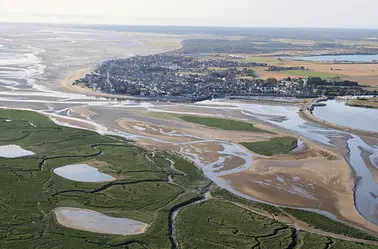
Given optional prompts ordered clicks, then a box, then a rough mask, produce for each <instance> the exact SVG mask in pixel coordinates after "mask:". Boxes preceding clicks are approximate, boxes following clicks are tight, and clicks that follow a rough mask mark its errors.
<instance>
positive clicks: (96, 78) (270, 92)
mask: <svg viewBox="0 0 378 249" xmlns="http://www.w3.org/2000/svg"><path fill="white" fill-rule="evenodd" d="M256 67H264V68H266V70H267V71H269V70H280V68H276V67H272V66H270V65H268V64H266V63H256V62H241V61H234V60H226V59H203V58H201V57H198V56H197V57H194V56H186V55H181V54H160V55H149V56H135V57H131V58H127V59H117V60H109V61H106V62H104V63H103V64H101V65H100V66H98V67H97V68H96V69H95V70H94V71H93V72H92V73H90V74H87V75H86V76H85V77H84V78H82V79H79V80H76V81H75V82H74V83H73V84H74V85H79V86H82V87H88V88H91V89H93V90H95V91H101V92H105V93H111V94H120V95H130V96H140V97H151V98H154V97H155V98H166V99H170V100H190V101H198V100H203V99H211V98H223V97H231V96H232V97H243V98H248V97H251V96H275V97H296V98H306V97H317V96H329V97H332V96H340V95H341V96H342V95H373V94H374V93H373V92H369V91H366V90H364V89H363V88H362V86H360V85H359V84H358V83H357V82H351V81H345V80H338V79H332V80H323V79H321V78H308V79H306V78H290V77H288V78H286V79H283V80H277V79H275V78H268V79H265V80H263V79H259V78H258V76H257V75H256V73H255V71H254V70H253V68H256Z"/></svg>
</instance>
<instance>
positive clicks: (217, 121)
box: [180, 116, 274, 134]
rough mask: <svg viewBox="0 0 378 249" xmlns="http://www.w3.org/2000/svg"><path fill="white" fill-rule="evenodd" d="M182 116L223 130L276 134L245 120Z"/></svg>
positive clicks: (187, 119) (189, 120)
mask: <svg viewBox="0 0 378 249" xmlns="http://www.w3.org/2000/svg"><path fill="white" fill-rule="evenodd" d="M180 118H181V119H182V120H184V121H187V122H191V123H196V124H200V125H205V126H209V127H213V128H218V129H221V130H229V131H248V132H263V133H270V134H274V133H272V132H271V131H268V130H263V129H259V128H257V127H255V126H254V125H253V124H251V123H247V122H243V121H237V120H230V119H221V118H208V117H196V116H181V117H180Z"/></svg>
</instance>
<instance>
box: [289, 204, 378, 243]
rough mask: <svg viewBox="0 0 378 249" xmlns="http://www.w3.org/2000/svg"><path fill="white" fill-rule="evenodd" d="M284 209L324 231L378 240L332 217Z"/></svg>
mask: <svg viewBox="0 0 378 249" xmlns="http://www.w3.org/2000/svg"><path fill="white" fill-rule="evenodd" d="M284 211H285V212H287V213H289V214H291V215H293V216H294V217H296V218H297V219H299V220H301V221H303V222H306V223H307V224H309V225H311V226H312V227H314V228H317V229H320V230H323V231H327V232H332V233H337V234H342V235H345V236H348V237H352V238H358V239H365V240H373V241H378V238H377V237H374V236H372V235H370V234H368V233H366V232H364V231H362V230H359V229H357V228H354V227H350V226H348V225H345V224H343V223H339V222H337V221H334V220H331V219H330V218H328V217H326V216H324V215H321V214H317V213H312V212H308V211H304V210H297V209H290V208H285V209H284Z"/></svg>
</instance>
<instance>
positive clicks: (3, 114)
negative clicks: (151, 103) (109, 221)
mask: <svg viewBox="0 0 378 249" xmlns="http://www.w3.org/2000/svg"><path fill="white" fill-rule="evenodd" d="M0 133H1V134H0V137H1V139H0V146H1V145H10V144H15V145H19V146H21V147H22V148H24V149H27V150H31V151H33V152H35V155H33V156H27V157H20V158H13V159H9V158H3V157H0V180H1V182H2V188H1V190H0V200H1V202H0V208H1V212H0V222H1V227H0V248H20V249H23V248H42V249H50V248H64V249H66V248H67V249H68V248H83V249H86V248H88V249H89V248H91V249H93V248H151V249H155V248H159V249H163V248H164V249H166V248H167V249H168V248H174V246H173V243H172V239H171V234H172V230H171V222H170V217H171V214H172V211H173V210H175V209H176V208H178V207H182V206H185V205H186V204H188V203H192V202H193V201H195V200H198V199H199V198H200V197H201V196H202V192H203V191H204V190H206V189H207V188H208V186H209V184H210V183H211V182H210V181H209V180H208V179H207V178H206V177H204V176H203V175H202V173H201V171H200V170H199V169H198V168H197V167H195V165H193V164H192V163H190V162H188V161H186V160H185V159H183V158H181V157H179V156H177V155H173V154H170V153H167V152H151V151H148V150H146V149H143V148H140V147H137V146H135V145H131V144H127V143H124V142H123V141H122V140H119V139H118V138H117V137H109V136H101V135H99V134H97V133H94V132H91V131H86V130H79V129H73V128H68V127H62V126H58V125H56V124H55V123H53V122H52V121H50V120H49V119H48V118H46V117H44V116H41V115H39V114H36V113H33V112H26V111H12V110H0ZM171 161H173V162H174V164H173V166H174V167H173V168H172V167H171V166H172V165H171ZM76 163H87V164H90V165H92V166H93V167H97V168H98V169H99V170H100V171H101V172H103V173H106V174H109V175H111V176H113V177H115V178H116V180H115V181H112V182H106V183H85V182H74V181H70V180H67V179H65V178H62V177H60V176H57V175H55V174H54V173H53V169H55V168H57V167H61V166H64V165H70V164H76ZM170 179H172V181H170ZM212 195H214V197H212V198H210V199H209V200H206V201H204V202H202V203H200V204H195V205H192V206H188V207H185V208H183V209H182V210H181V211H180V212H179V214H178V216H177V217H176V239H177V241H178V243H179V245H180V247H179V248H206V247H208V248H225V247H229V248H252V247H254V248H310V247H307V246H308V245H316V243H319V242H322V243H323V241H324V242H325V244H327V243H332V247H329V248H341V247H337V246H338V245H340V246H344V248H362V247H357V244H355V243H354V242H345V241H337V240H334V239H329V238H326V237H322V236H318V235H312V234H307V233H303V232H300V233H299V241H298V245H301V246H302V247H293V246H294V245H295V244H296V242H295V240H293V238H294V235H293V234H294V233H293V230H292V228H291V227H288V226H287V225H285V224H282V223H279V222H277V221H275V220H271V219H269V218H266V217H263V216H260V215H257V214H255V213H253V212H251V211H250V210H248V209H245V208H243V207H241V206H236V205H235V204H236V203H240V204H242V205H246V206H251V207H253V208H255V209H259V210H264V211H266V212H271V213H276V214H280V215H284V214H285V212H288V210H284V211H281V210H280V209H277V208H276V207H272V206H269V205H266V204H260V203H251V202H249V201H247V200H244V199H242V198H239V197H234V196H232V195H231V194H229V193H228V192H226V191H224V190H218V191H215V192H212ZM57 207H74V208H84V209H89V210H93V211H97V212H101V213H103V214H105V215H109V216H112V217H124V218H129V219H134V220H137V221H141V222H144V223H148V224H149V228H148V230H147V231H146V232H145V233H144V234H139V235H132V236H120V235H108V234H97V233H92V232H87V231H82V230H74V229H70V228H67V227H63V226H62V225H60V224H59V223H57V221H56V219H55V216H54V214H53V212H52V210H54V209H55V208H57ZM302 214H303V215H305V218H306V217H309V218H308V219H318V218H316V216H313V214H311V213H309V214H308V215H307V214H305V213H302ZM293 215H294V214H293ZM295 215H296V216H298V217H300V216H299V215H297V214H295ZM313 217H315V218H313ZM320 221H321V222H322V223H324V222H325V221H324V220H322V219H320ZM327 222H328V221H327ZM313 223H315V221H314V222H313ZM336 224H338V223H336ZM314 226H315V225H314ZM330 227H331V228H332V229H336V228H335V226H334V225H332V226H330ZM340 227H341V228H342V230H343V231H344V227H343V226H340ZM343 231H341V230H340V232H343ZM345 234H346V233H345ZM346 235H350V236H352V235H353V236H359V237H361V238H362V237H363V236H366V235H365V234H353V233H352V232H348V234H346ZM316 236H317V237H316ZM365 238H369V237H365ZM369 239H375V238H369ZM363 246H366V247H363V248H377V247H373V246H372V247H369V246H367V245H363ZM324 248H325V247H324Z"/></svg>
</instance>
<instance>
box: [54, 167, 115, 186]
mask: <svg viewBox="0 0 378 249" xmlns="http://www.w3.org/2000/svg"><path fill="white" fill-rule="evenodd" d="M54 173H55V174H57V175H59V176H61V177H64V178H66V179H69V180H72V181H77V182H109V181H114V180H115V178H114V177H112V176H111V175H107V174H104V173H101V172H100V171H99V170H98V169H97V168H95V167H92V166H89V165H87V164H73V165H68V166H64V167H60V168H56V169H54Z"/></svg>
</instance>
